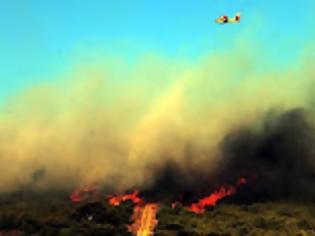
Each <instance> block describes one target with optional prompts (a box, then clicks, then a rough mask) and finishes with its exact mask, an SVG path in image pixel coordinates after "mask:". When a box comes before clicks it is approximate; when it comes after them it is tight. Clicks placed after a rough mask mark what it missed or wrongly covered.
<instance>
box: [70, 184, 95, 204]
mask: <svg viewBox="0 0 315 236" xmlns="http://www.w3.org/2000/svg"><path fill="white" fill-rule="evenodd" d="M91 197H93V198H95V197H96V187H95V186H94V185H92V186H89V187H85V188H82V189H77V190H75V191H74V192H73V193H72V194H71V195H70V199H71V201H72V202H74V203H80V202H82V201H85V200H87V199H89V198H91Z"/></svg>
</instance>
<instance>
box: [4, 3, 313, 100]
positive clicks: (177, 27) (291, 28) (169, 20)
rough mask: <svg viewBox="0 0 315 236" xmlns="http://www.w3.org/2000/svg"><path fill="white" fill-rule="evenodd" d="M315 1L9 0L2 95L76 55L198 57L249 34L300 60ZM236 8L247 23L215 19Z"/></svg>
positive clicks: (273, 52) (49, 74) (278, 54)
mask: <svg viewBox="0 0 315 236" xmlns="http://www.w3.org/2000/svg"><path fill="white" fill-rule="evenodd" d="M314 2H315V1H314V0H300V1H289V0H287V1H284V0H278V1H271V0H255V1H254V0H235V1H231V0H200V1H196V0H185V1H178V0H172V1H171V0H159V1H156V0H155V1H151V0H146V1H145V0H129V1H126V0H115V1H111V0H91V1H86V0H67V1H65V0H54V1H40V0H28V1H23V0H3V1H1V2H0V13H1V14H0V52H1V54H0V99H3V98H5V97H6V96H9V95H11V94H13V93H14V92H16V91H17V90H18V89H20V88H23V87H25V86H32V84H35V83H37V82H39V81H41V80H46V79H49V78H53V77H54V76H55V74H59V73H62V72H63V71H64V70H66V69H67V68H68V67H69V65H70V64H71V63H72V61H73V60H75V58H76V57H79V58H81V59H80V60H83V61H84V58H85V57H86V58H88V57H93V56H95V57H97V56H98V55H99V54H102V55H105V56H106V55H115V56H119V57H122V58H133V57H135V56H137V55H139V54H140V55H141V54H144V53H157V54H161V55H164V56H165V57H170V58H171V57H175V58H177V59H182V60H191V61H194V60H197V59H198V58H200V57H203V56H205V55H209V54H211V53H215V52H217V51H220V50H225V49H230V48H233V47H235V40H234V39H239V40H242V39H243V40H244V43H245V44H246V43H248V44H249V46H250V47H252V50H256V48H255V47H260V48H264V49H266V50H267V51H266V50H265V52H267V53H268V54H270V56H271V57H273V58H274V59H275V61H281V60H287V59H290V58H291V59H292V58H293V59H294V58H297V57H296V56H297V55H298V52H300V51H301V50H303V48H304V47H305V45H307V44H309V43H311V42H313V41H314V39H315V38H314V32H312V27H313V28H314V23H312V21H313V19H312V17H311V16H312V14H313V13H314V11H315V4H314ZM237 11H240V12H242V14H243V19H242V24H239V25H228V26H219V25H216V24H214V22H213V21H214V19H215V18H216V17H218V16H220V15H222V14H227V15H234V14H235V13H236V12H237ZM240 35H241V36H240ZM240 37H243V38H240ZM78 55H79V56H78ZM279 59H280V60H279Z"/></svg>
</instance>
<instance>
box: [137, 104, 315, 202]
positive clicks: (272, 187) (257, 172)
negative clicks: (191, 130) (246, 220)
mask: <svg viewBox="0 0 315 236" xmlns="http://www.w3.org/2000/svg"><path fill="white" fill-rule="evenodd" d="M314 131H315V130H314V125H313V120H312V117H311V113H310V112H308V111H306V110H304V109H294V110H289V111H286V112H282V113H280V112H277V111H270V112H269V113H268V114H267V115H266V116H265V118H264V119H263V121H261V122H258V124H254V125H252V126H247V127H242V128H239V129H238V130H236V131H235V130H234V131H233V132H230V133H228V134H227V135H226V137H225V138H224V140H223V142H222V145H221V149H222V160H221V163H220V165H219V168H218V169H217V170H216V172H215V173H211V172H207V171H204V170H202V171H198V170H193V169H190V170H188V169H182V168H180V166H179V165H176V164H175V163H166V164H165V165H163V166H162V167H161V168H160V169H159V170H158V171H157V175H156V179H155V184H154V185H153V186H151V187H150V188H147V189H145V190H144V191H143V195H144V196H145V197H148V198H149V199H154V200H156V199H159V200H161V199H164V200H165V199H167V200H174V199H176V198H177V199H180V200H182V201H184V202H185V201H186V202H191V201H194V200H196V199H198V198H200V197H201V196H206V195H207V194H210V193H211V192H213V191H214V190H216V188H218V187H219V186H221V185H227V186H231V185H234V184H235V183H236V182H237V180H238V179H239V178H240V177H245V178H246V179H247V180H248V184H247V185H244V186H242V187H240V188H239V189H238V191H237V194H235V195H234V196H233V197H231V198H230V199H233V201H239V202H254V201H266V200H280V199H295V200H309V199H312V198H315V168H314V165H315V162H314V161H315V146H314V145H315V132H314ZM188 150H189V148H188ZM187 153H189V155H187V157H186V159H188V160H189V159H192V158H194V156H193V153H191V152H189V151H187Z"/></svg>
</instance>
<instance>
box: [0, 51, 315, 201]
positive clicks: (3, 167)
mask: <svg viewBox="0 0 315 236" xmlns="http://www.w3.org/2000/svg"><path fill="white" fill-rule="evenodd" d="M231 54H232V55H231ZM244 58H245V57H244V55H237V54H233V53H229V54H228V55H214V56H211V57H209V58H207V59H205V60H203V61H202V62H200V63H198V64H195V65H181V64H180V63H178V64H176V63H167V62H163V60H148V59H147V60H146V62H145V63H139V65H137V66H135V67H134V68H133V69H130V68H129V69H125V70H124V68H125V67H124V65H121V68H118V69H117V67H113V68H107V69H106V71H105V72H104V71H103V70H102V69H100V70H94V71H91V70H83V69H80V70H78V71H77V72H75V73H72V74H71V75H70V76H66V77H69V78H63V79H61V80H56V82H54V83H53V82H51V83H49V84H48V83H46V84H44V85H38V86H35V87H33V88H31V89H29V90H27V91H25V92H23V93H21V94H19V95H18V96H16V97H15V98H14V99H12V100H11V101H10V103H9V104H7V105H6V106H5V107H4V108H3V109H2V113H1V117H0V179H1V181H0V192H10V191H17V190H19V189H21V188H24V187H25V186H29V187H30V188H32V189H36V190H47V189H72V188H76V187H80V186H85V185H89V184H92V183H93V184H94V183H97V184H99V185H102V186H106V188H107V189H111V190H113V191H115V192H123V191H126V190H129V189H132V188H134V187H137V188H139V189H140V190H143V191H144V192H145V193H146V194H147V195H148V196H153V195H155V194H156V193H157V192H159V191H160V192H159V194H160V195H162V196H163V195H165V192H166V190H167V192H169V193H170V194H171V195H172V194H173V195H174V196H175V195H177V193H179V192H182V194H184V195H185V196H190V195H194V194H196V191H197V190H196V189H198V191H197V192H198V194H197V195H199V194H200V195H202V194H204V193H206V192H207V191H210V190H212V189H214V188H215V187H217V186H218V185H219V184H220V183H221V182H229V181H234V179H235V178H238V175H240V174H243V172H244V173H245V172H249V173H248V174H256V175H257V179H258V177H260V175H261V172H264V170H269V171H267V172H266V174H265V175H267V173H270V175H273V173H274V174H275V175H283V177H282V180H283V179H285V178H287V175H289V173H291V172H290V171H289V170H293V172H292V173H291V176H289V177H290V178H289V179H288V181H293V180H294V179H296V178H297V176H299V178H300V177H301V182H300V183H301V184H302V183H303V184H305V185H306V186H309V185H308V184H307V181H304V177H303V176H308V175H309V174H310V175H312V173H313V172H312V165H306V163H310V162H311V161H310V162H305V161H306V160H307V159H311V150H308V149H310V148H311V147H312V144H313V140H312V131H307V130H308V128H307V127H308V124H309V122H310V123H311V121H308V119H310V117H311V116H310V115H309V114H307V113H303V112H301V111H302V110H303V109H308V104H309V97H310V96H309V94H308V92H307V91H309V90H308V88H309V87H310V85H311V84H312V82H313V81H312V70H311V69H309V68H306V67H305V66H301V68H298V69H295V70H290V71H284V72H274V71H273V72H272V71H271V70H270V72H268V71H265V72H261V71H259V70H257V68H256V65H257V64H258V61H257V62H255V59H253V57H250V59H251V60H248V61H244V60H243V59H244ZM241 59H242V60H241ZM261 60H263V59H262V58H259V61H261ZM227 65H228V66H227ZM95 71H96V72H95ZM295 108H300V109H301V111H300V110H297V111H292V112H286V111H290V110H291V109H295ZM272 109H277V110H279V114H280V115H276V117H275V118H274V117H273V114H272V113H269V112H270V111H271V110H272ZM266 114H270V116H272V117H271V118H269V117H268V118H266V119H265V116H266ZM310 114H312V112H311V111H310ZM263 120H266V122H263ZM306 120H307V122H306ZM303 122H304V123H303ZM292 125H293V126H292ZM310 130H311V129H310ZM307 132H309V133H307ZM292 133H294V135H295V136H298V137H300V138H296V139H295V138H292ZM247 139H248V140H247ZM298 140H299V141H298ZM277 141H279V144H277ZM292 142H293V144H292ZM295 142H298V143H295ZM299 142H301V143H299ZM308 147H309V148H308ZM306 150H307V151H306ZM282 152H283V153H282ZM280 153H281V154H280ZM284 154H286V155H288V157H287V159H286V160H288V161H283V160H284V159H281V158H280V157H278V156H280V155H281V156H283V155H284ZM295 155H299V156H301V155H302V156H303V157H302V159H298V160H303V161H294V160H295V159H294V156H295ZM268 158H270V160H269V159H268ZM277 158H278V159H277ZM253 159H255V160H253ZM256 159H257V160H256ZM241 163H242V164H243V165H241ZM295 164H297V165H299V168H298V169H294V168H293V167H292V165H295ZM260 165H262V166H260ZM239 166H241V167H239ZM257 166H258V167H257ZM259 166H260V167H259ZM282 167H283V168H284V169H285V168H288V171H286V170H283V171H280V170H281V169H283V168H282ZM268 168H270V169H268ZM273 169H278V171H277V170H276V171H275V170H273ZM255 172H257V173H255ZM300 172H302V174H301V173H300ZM246 174H247V173H246ZM223 177H224V178H223ZM269 177H270V176H269ZM266 178H268V176H266ZM270 178H271V177H270ZM274 178H275V177H274ZM275 179H276V178H275ZM279 181H280V180H279ZM165 183H166V185H165ZM277 184H279V185H280V184H281V183H280V182H279V183H277ZM162 186H164V187H165V188H161V187H162ZM168 189H169V190H170V191H168ZM171 189H172V190H171ZM282 190H283V191H284V189H282ZM282 190H281V191H282ZM296 190H297V189H296ZM296 190H294V192H296ZM288 191H289V190H288ZM290 194H291V193H290ZM156 196H158V195H156Z"/></svg>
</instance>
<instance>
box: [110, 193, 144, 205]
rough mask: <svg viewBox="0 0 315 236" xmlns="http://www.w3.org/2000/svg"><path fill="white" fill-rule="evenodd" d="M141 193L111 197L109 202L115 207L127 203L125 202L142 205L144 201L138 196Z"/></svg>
mask: <svg viewBox="0 0 315 236" xmlns="http://www.w3.org/2000/svg"><path fill="white" fill-rule="evenodd" d="M138 195H139V192H138V191H134V192H132V193H130V194H123V195H116V196H114V195H110V196H109V197H108V202H109V204H111V205H113V206H119V205H120V203H121V202H125V201H128V200H130V201H132V202H133V203H135V204H137V205H138V204H141V203H142V199H141V198H140V197H139V196H138Z"/></svg>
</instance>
